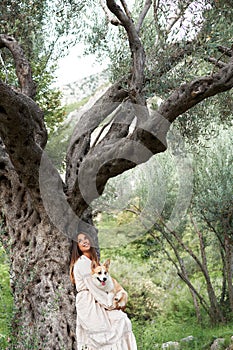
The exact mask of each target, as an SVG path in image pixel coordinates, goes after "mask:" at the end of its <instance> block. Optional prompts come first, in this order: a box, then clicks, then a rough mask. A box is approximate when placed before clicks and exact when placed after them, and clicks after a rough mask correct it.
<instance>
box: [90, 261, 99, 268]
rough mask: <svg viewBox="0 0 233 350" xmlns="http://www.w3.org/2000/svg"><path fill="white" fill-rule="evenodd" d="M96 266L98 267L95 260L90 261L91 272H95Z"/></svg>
mask: <svg viewBox="0 0 233 350" xmlns="http://www.w3.org/2000/svg"><path fill="white" fill-rule="evenodd" d="M97 266H99V265H98V263H97V262H96V261H95V260H92V262H91V269H92V270H95V268H96V267H97Z"/></svg>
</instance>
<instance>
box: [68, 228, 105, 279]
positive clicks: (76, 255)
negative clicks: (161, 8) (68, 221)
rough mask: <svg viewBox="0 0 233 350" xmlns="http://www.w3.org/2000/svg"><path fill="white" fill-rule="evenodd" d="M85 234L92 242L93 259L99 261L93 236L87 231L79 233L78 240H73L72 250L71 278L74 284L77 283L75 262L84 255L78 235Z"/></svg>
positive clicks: (91, 252)
mask: <svg viewBox="0 0 233 350" xmlns="http://www.w3.org/2000/svg"><path fill="white" fill-rule="evenodd" d="M81 233H82V234H84V235H85V236H86V237H87V239H88V240H89V242H90V245H91V248H90V256H91V260H95V261H96V262H98V257H97V254H96V250H95V247H94V243H93V240H92V238H91V237H90V236H89V235H88V234H87V233H86V232H79V233H78V234H77V240H75V241H74V240H73V241H72V251H71V259H70V280H71V282H72V283H73V284H75V279H74V264H75V262H76V261H77V260H78V259H79V258H80V256H82V255H83V253H82V252H81V250H80V249H79V247H78V236H79V235H80V234H81Z"/></svg>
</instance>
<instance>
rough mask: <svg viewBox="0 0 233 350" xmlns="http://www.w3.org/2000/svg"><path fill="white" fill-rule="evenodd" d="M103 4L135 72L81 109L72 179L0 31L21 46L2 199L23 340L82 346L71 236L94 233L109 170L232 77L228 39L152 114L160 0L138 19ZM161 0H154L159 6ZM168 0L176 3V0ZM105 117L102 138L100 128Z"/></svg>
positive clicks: (142, 156)
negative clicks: (150, 67) (148, 91)
mask: <svg viewBox="0 0 233 350" xmlns="http://www.w3.org/2000/svg"><path fill="white" fill-rule="evenodd" d="M180 3H181V2H180ZM190 3H191V2H190V1H189V2H188V1H187V6H188V4H190ZM161 4H162V5H160V6H163V4H164V3H161ZM103 5H104V9H105V12H106V14H107V15H108V16H110V17H109V18H110V21H111V22H112V23H113V24H114V25H115V24H117V26H118V27H120V28H121V32H122V29H123V30H124V33H125V34H124V36H125V40H127V41H128V46H129V48H128V49H129V51H130V54H131V61H130V62H131V63H130V71H125V72H124V73H125V74H124V75H123V76H119V77H117V80H116V81H115V82H113V84H112V85H111V87H109V88H108V89H107V91H106V92H105V93H104V95H103V96H102V97H100V98H99V100H98V101H96V102H95V103H94V104H93V106H92V107H91V108H90V109H89V110H88V111H87V112H85V113H84V114H83V115H82V116H81V118H80V120H79V122H78V124H77V125H76V127H75V130H74V133H73V135H72V138H71V141H70V145H69V148H68V150H67V156H66V176H65V179H61V177H60V175H59V173H58V172H57V170H56V169H55V168H54V167H53V165H52V164H51V162H50V161H49V159H48V157H47V156H46V154H45V152H44V150H45V147H46V142H47V130H46V128H45V124H44V119H43V111H42V110H41V109H40V108H39V107H38V105H37V103H36V102H35V96H36V86H35V83H34V81H33V77H32V74H31V69H30V65H29V62H28V60H27V58H26V57H25V55H24V52H23V50H22V48H21V47H20V46H19V44H18V42H17V41H16V40H15V39H14V38H13V37H12V36H10V35H7V34H2V35H1V36H0V48H1V49H2V48H7V49H8V50H9V52H10V54H11V55H12V57H13V59H14V64H15V69H16V74H17V77H18V81H19V88H14V87H12V86H9V85H8V84H7V83H5V82H3V81H1V82H0V123H1V131H0V136H1V145H0V146H1V152H0V154H1V159H0V177H1V196H0V198H1V200H0V203H1V213H2V218H3V223H4V226H5V231H4V233H3V234H2V236H1V239H2V241H3V243H4V245H5V247H6V249H8V251H9V254H10V257H11V288H12V292H13V294H14V302H15V307H16V311H15V316H14V319H13V330H14V335H15V337H16V339H17V341H16V345H15V348H17V349H27V348H30V349H32V348H34V349H54V350H55V349H56V350H57V349H63V348H65V349H75V298H74V289H73V286H72V285H71V283H70V281H69V276H68V272H69V257H70V241H71V239H72V238H73V239H74V238H75V235H76V233H77V229H78V226H79V225H81V226H82V225H83V227H84V228H85V230H88V231H89V232H90V234H93V235H95V233H96V230H95V229H94V228H93V226H92V224H91V215H90V212H89V210H88V208H89V205H90V203H91V202H92V201H93V200H94V199H95V198H97V197H98V196H100V195H101V194H102V192H103V190H104V187H105V185H106V183H107V181H108V179H109V178H111V177H114V176H116V175H118V174H121V173H123V172H124V171H126V170H128V169H131V168H133V167H135V166H136V165H138V164H140V163H143V162H146V161H147V160H148V159H149V158H151V157H152V155H154V154H157V153H160V152H163V151H165V150H166V135H167V132H168V130H169V127H170V125H171V123H172V122H174V121H175V120H176V118H177V117H178V116H180V115H181V114H182V113H184V112H186V111H187V110H189V109H190V108H192V107H193V106H195V105H196V104H198V103H200V102H201V101H203V100H205V99H206V98H209V97H211V96H214V95H216V94H219V93H222V92H225V91H227V90H229V89H231V88H232V86H233V60H232V51H231V49H230V48H226V47H221V48H220V49H221V50H222V51H223V52H224V55H226V60H225V61H224V62H221V64H219V62H218V61H217V60H215V61H214V62H215V68H217V69H215V71H214V72H212V73H211V74H209V75H206V76H201V77H198V78H195V79H193V80H191V81H189V82H186V83H182V84H181V85H178V86H176V88H175V89H171V90H170V95H169V96H168V97H167V98H166V99H165V100H164V101H163V103H162V104H161V105H160V106H159V108H158V109H157V111H156V112H154V113H149V110H148V108H147V100H146V96H145V90H144V88H145V84H146V76H145V62H146V52H145V48H144V46H143V44H142V41H141V38H140V30H141V28H142V24H143V21H144V19H145V17H146V14H147V12H148V10H149V9H150V8H151V7H152V1H145V3H144V4H141V8H140V7H139V8H138V11H137V13H136V15H137V18H134V19H133V17H132V15H131V13H130V11H129V8H128V6H127V4H126V2H125V1H123V0H121V1H120V3H119V4H117V3H116V2H115V1H114V0H107V1H106V2H104V3H103ZM157 5H158V3H157V2H156V1H155V2H153V9H154V11H156V9H157ZM165 5H166V8H167V7H168V8H169V6H170V5H171V3H170V2H165ZM155 14H156V12H155ZM156 23H157V22H156V16H155V24H156ZM121 35H122V34H121ZM159 57H160V53H159V52H158V56H157V60H159ZM164 69H167V68H166V67H165V68H164ZM151 79H153V78H151ZM154 79H159V74H157V75H156V74H155V76H154ZM103 121H105V124H104V127H102V128H101V131H100V132H99V134H98V136H96V137H95V140H94V141H93V138H92V137H91V136H92V135H93V132H94V131H95V130H96V128H97V127H98V126H99V125H100V124H101V123H102V122H103ZM132 126H133V127H132ZM96 242H97V239H96Z"/></svg>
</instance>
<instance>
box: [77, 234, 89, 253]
mask: <svg viewBox="0 0 233 350" xmlns="http://www.w3.org/2000/svg"><path fill="white" fill-rule="evenodd" d="M77 241H78V247H79V249H80V250H81V252H82V253H83V254H84V253H86V252H89V250H90V248H91V244H90V241H89V239H88V238H87V237H86V235H85V233H79V235H78V237H77Z"/></svg>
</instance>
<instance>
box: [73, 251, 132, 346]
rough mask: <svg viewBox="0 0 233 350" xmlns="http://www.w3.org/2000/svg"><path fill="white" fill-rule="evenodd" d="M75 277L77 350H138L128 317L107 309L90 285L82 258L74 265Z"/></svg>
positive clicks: (102, 295)
mask: <svg viewBox="0 0 233 350" xmlns="http://www.w3.org/2000/svg"><path fill="white" fill-rule="evenodd" d="M74 278H75V283H76V289H77V292H78V293H77V296H76V310H77V324H76V337H77V350H84V349H85V350H137V344H136V341H135V337H134V334H133V332H132V325H131V322H130V320H129V318H128V317H127V315H126V314H125V313H124V312H122V311H121V310H109V308H108V307H107V304H108V302H107V294H106V293H105V292H104V291H101V290H100V289H98V288H97V287H96V286H95V284H94V283H93V281H92V277H91V260H90V259H88V258H87V257H86V256H85V255H82V256H81V257H80V258H79V259H78V260H77V261H76V262H75V264H74ZM107 309H108V310H107Z"/></svg>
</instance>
